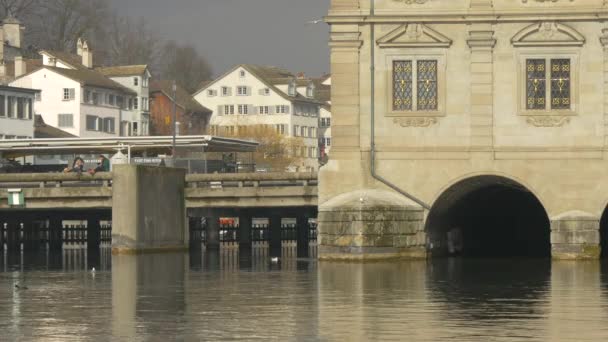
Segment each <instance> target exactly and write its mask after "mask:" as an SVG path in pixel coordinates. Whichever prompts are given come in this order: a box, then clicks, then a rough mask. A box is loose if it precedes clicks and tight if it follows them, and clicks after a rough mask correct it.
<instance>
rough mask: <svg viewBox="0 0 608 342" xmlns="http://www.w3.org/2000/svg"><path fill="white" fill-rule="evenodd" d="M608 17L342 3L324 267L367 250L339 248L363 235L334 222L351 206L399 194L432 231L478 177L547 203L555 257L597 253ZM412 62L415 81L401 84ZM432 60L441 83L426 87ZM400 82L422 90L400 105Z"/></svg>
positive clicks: (510, 6)
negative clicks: (456, 189)
mask: <svg viewBox="0 0 608 342" xmlns="http://www.w3.org/2000/svg"><path fill="white" fill-rule="evenodd" d="M606 18H608V2H607V1H604V0H552V1H542V0H332V2H331V8H330V12H329V15H328V17H327V19H326V20H327V22H328V23H329V24H330V25H331V35H330V43H329V44H330V47H331V73H332V101H331V103H332V131H333V132H332V138H333V139H332V145H333V146H332V154H331V158H330V159H331V160H330V161H329V163H328V164H327V165H326V166H325V167H323V168H322V169H321V172H320V189H319V191H320V193H319V196H320V198H319V203H320V220H319V221H320V222H319V223H320V225H319V233H320V235H321V238H320V239H321V246H320V250H319V253H320V257H321V258H322V259H323V258H328V259H330V258H355V259H366V255H368V254H370V250H366V251H365V252H361V251H357V250H356V249H353V248H352V247H356V246H358V242H357V241H355V240H357V239H354V240H350V239H347V238H346V239H330V235H332V233H333V232H334V231H343V230H344V229H346V230H348V229H351V228H353V227H354V225H352V224H351V222H350V221H349V220H347V219H344V220H343V221H340V220H335V219H334V220H330V219H329V217H330V216H331V217H335V216H332V215H328V214H324V212H328V211H338V212H339V211H340V210H341V209H340V208H341V207H344V208H347V209H348V208H351V205H350V204H349V201H348V200H346V199H347V198H351V197H353V196H354V197H357V194H361V193H375V192H377V191H383V192H386V193H391V195H395V196H400V197H402V198H401V201H396V202H395V203H396V204H395V205H397V206H399V207H400V208H401V209H399V210H402V211H412V210H414V211H418V210H423V209H424V215H422V216H421V218H420V224H421V226H423V227H425V228H424V229H423V231H422V232H421V234H422V235H424V234H425V232H426V233H428V229H430V227H428V224H427V223H428V222H427V218H428V217H429V215H430V214H432V212H433V208H436V207H437V206H441V205H443V204H440V203H437V201H438V199H440V198H441V196H442V194H444V193H446V191H449V190H450V189H451V188H452V186H454V185H455V184H463V183H466V182H467V180H470V179H473V178H475V177H482V178H483V177H489V178H484V179H486V180H488V181H491V180H496V181H497V182H500V181H498V179H503V180H508V182H512V183H513V184H515V185H517V186H521V187H522V188H525V189H527V191H529V192H531V193H532V194H533V195H534V196H535V197H536V198H537V199H538V201H539V202H540V203H541V204H542V206H543V208H544V209H545V211H546V214H547V216H548V218H549V220H550V222H551V229H552V231H551V243H552V253H553V256H554V257H556V258H595V257H597V256H598V255H599V253H598V251H599V240H600V239H599V221H600V218H601V216H602V214H603V213H604V210H605V208H606V203H607V202H608V195H607V194H608V177H606V171H605V170H607V169H608V160H607V159H608V154H607V152H608V149H607V147H608V146H607V144H608V139H607V138H608V129H607V126H606V125H608V114H607V113H608V106H607V105H606V103H607V102H606V92H608V83H607V82H608V78H607V77H606V75H608V74H606V72H607V71H608V57H607V56H608V26H607V24H606V23H605V21H606ZM404 61H405V63H406V64H403V63H402V64H401V66H403V65H405V68H406V69H407V70H410V69H409V68H411V69H412V70H414V71H409V72H410V73H409V74H407V73H406V74H402V75H397V76H396V71H395V70H396V68H397V65H398V63H401V62H404ZM429 61H431V63H432V70H433V74H431V75H430V76H429V75H426V74H425V75H426V76H422V77H421V76H420V75H421V74H422V73H423V72H424V71H425V70H423V69H420V65H422V63H423V62H429ZM407 63H410V64H407ZM534 63H537V64H534ZM559 63H562V64H559ZM533 65H535V66H536V67H537V69H534V67H533ZM538 65H542V66H543V67H542V72H541V71H539V70H541V67H539V66H538ZM416 66H418V68H417V67H416ZM530 70H532V71H534V72H535V71H539V73H537V74H534V72H531V71H530ZM561 71H563V73H561V74H560V72H561ZM404 75H405V76H404ZM396 77H403V80H404V81H403V82H402V83H400V84H399V83H395V82H396V81H395V80H396V79H397V78H396ZM408 79H409V81H408ZM407 82H411V85H408V83H407ZM400 85H401V86H403V87H405V88H403V89H406V88H407V87H410V88H407V89H409V90H407V89H406V90H404V93H407V92H408V91H411V92H413V93H414V94H413V96H412V95H410V97H407V96H404V97H403V99H404V101H405V102H399V105H397V104H396V102H395V99H396V95H395V94H396V89H398V88H399V86H400ZM564 85H565V86H566V87H568V88H565V89H566V90H563V89H562V86H564ZM539 89H540V90H539ZM429 94H430V95H429ZM427 95H429V97H427V98H425V97H424V96H427ZM421 99H422V100H425V101H427V100H428V101H430V102H424V101H421ZM409 101H411V102H413V103H409ZM404 103H406V104H404ZM429 104H430V105H429ZM408 106H411V107H409V108H408ZM372 123H373V124H372ZM475 186H476V184H475V182H471V184H470V185H469V187H470V189H473V188H475ZM466 191H467V187H466V186H465V187H463V188H462V191H461V192H463V193H465V192H466ZM471 191H472V190H471ZM398 194H399V195H398ZM455 196H456V195H455ZM458 196H460V194H459V195H458ZM462 196H464V195H462ZM407 197H411V198H412V200H413V201H412V200H410V199H408V198H407ZM448 197H449V196H448ZM341 201H342V202H341ZM374 201H377V202H378V203H377V206H378V208H380V209H382V208H383V206H384V205H385V204H383V203H382V200H381V197H380V198H376V197H373V198H371V199H370V201H368V202H367V203H366V209H365V210H372V209H373V208H374V205H375V204H374ZM405 202H408V203H409V204H405ZM398 203H401V204H398ZM348 210H351V209H348ZM357 210H363V209H357ZM573 213H575V214H573ZM395 220H397V219H395ZM397 221H398V220H397ZM374 222H375V223H373V224H380V223H378V222H376V221H374ZM395 222H396V221H395ZM382 224H384V223H382ZM405 226H407V225H405ZM368 231H369V229H368ZM371 231H377V230H376V228H373V229H371ZM357 234H358V235H359V236H365V235H366V234H372V233H366V230H359V231H358V232H357ZM382 234H384V233H382ZM372 235H373V234H372ZM425 239H426V249H427V250H428V249H430V248H431V246H430V245H431V244H432V242H431V241H429V239H428V234H427V236H426V237H420V238H417V239H410V240H408V241H411V243H405V244H403V243H399V242H398V241H401V240H400V239H394V240H393V243H392V244H391V243H388V244H383V245H382V246H381V247H382V248H383V250H384V251H385V252H386V251H388V250H387V249H386V248H388V247H390V251H388V252H387V253H385V256H386V257H395V256H400V255H407V254H409V252H410V251H419V250H420V247H421V244H420V241H418V240H425ZM364 240H365V239H364ZM330 241H331V242H330ZM378 247H380V246H378ZM336 251H338V252H337V253H336ZM414 254H416V255H419V253H414Z"/></svg>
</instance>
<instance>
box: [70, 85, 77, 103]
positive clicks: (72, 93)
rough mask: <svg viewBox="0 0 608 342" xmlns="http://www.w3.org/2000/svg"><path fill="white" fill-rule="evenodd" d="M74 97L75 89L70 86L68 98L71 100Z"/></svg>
mask: <svg viewBox="0 0 608 342" xmlns="http://www.w3.org/2000/svg"><path fill="white" fill-rule="evenodd" d="M75 98H76V89H74V88H70V100H73V99H75Z"/></svg>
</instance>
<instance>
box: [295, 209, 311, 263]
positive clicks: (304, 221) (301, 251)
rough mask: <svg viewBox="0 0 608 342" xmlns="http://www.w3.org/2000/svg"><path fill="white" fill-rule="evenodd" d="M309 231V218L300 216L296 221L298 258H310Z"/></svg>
mask: <svg viewBox="0 0 608 342" xmlns="http://www.w3.org/2000/svg"><path fill="white" fill-rule="evenodd" d="M309 230H310V229H309V226H308V217H305V216H298V218H297V219H296V235H297V241H298V242H297V248H298V258H308V242H309V238H308V234H309Z"/></svg>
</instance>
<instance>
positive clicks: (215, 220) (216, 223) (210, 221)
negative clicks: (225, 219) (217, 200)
mask: <svg viewBox="0 0 608 342" xmlns="http://www.w3.org/2000/svg"><path fill="white" fill-rule="evenodd" d="M206 234H207V242H206V244H205V246H206V247H207V249H220V218H219V217H218V216H212V217H208V218H207V232H206Z"/></svg>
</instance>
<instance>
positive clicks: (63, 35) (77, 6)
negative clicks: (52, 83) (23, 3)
mask: <svg viewBox="0 0 608 342" xmlns="http://www.w3.org/2000/svg"><path fill="white" fill-rule="evenodd" d="M108 12H109V7H108V3H107V0H44V1H42V2H41V3H40V6H39V10H38V11H37V13H36V18H35V19H36V20H33V21H32V22H31V23H30V25H31V26H30V27H31V36H30V39H32V40H33V44H35V45H36V46H38V47H41V48H49V49H55V50H62V51H69V50H70V49H73V47H74V46H75V44H76V41H77V40H78V38H80V37H85V38H87V39H89V40H91V41H93V42H94V43H93V45H94V46H95V45H99V44H95V42H96V41H99V40H100V39H102V38H103V37H104V28H105V21H106V20H107V18H108Z"/></svg>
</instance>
